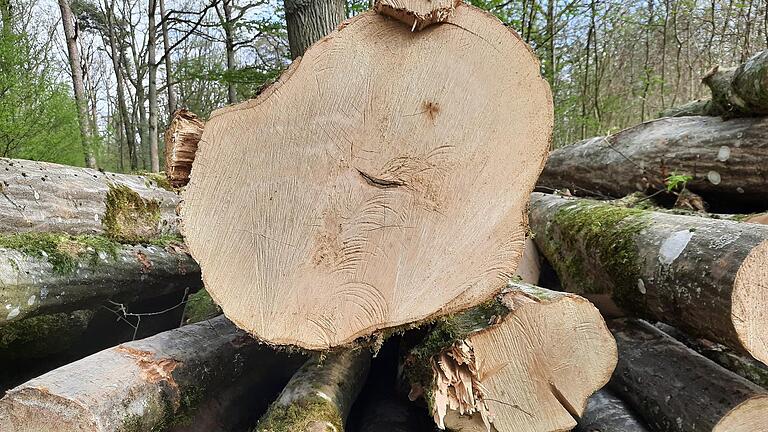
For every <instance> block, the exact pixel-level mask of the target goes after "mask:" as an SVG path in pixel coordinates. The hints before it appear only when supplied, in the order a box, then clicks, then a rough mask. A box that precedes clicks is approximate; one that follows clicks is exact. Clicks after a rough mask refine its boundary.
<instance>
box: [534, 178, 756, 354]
mask: <svg viewBox="0 0 768 432" xmlns="http://www.w3.org/2000/svg"><path fill="white" fill-rule="evenodd" d="M530 224H531V230H532V231H533V233H534V234H535V236H534V240H535V241H536V244H537V245H538V246H539V250H540V251H541V253H542V254H544V256H546V257H547V259H548V260H549V262H550V263H552V265H553V266H554V268H555V270H556V271H557V274H558V276H559V277H560V280H561V282H562V286H563V288H564V289H565V290H567V291H570V292H575V293H578V294H581V295H584V296H586V297H587V298H590V299H602V300H606V299H611V300H613V303H615V305H618V306H619V307H620V308H621V309H623V310H624V312H626V313H628V314H633V315H637V316H640V317H651V318H655V319H658V320H661V321H665V322H669V323H670V324H673V325H675V326H677V327H679V328H681V329H682V330H685V331H686V332H688V333H691V334H694V335H697V336H700V337H705V338H707V339H710V340H714V341H717V342H721V343H723V344H725V345H728V346H730V347H732V348H734V349H736V350H738V351H740V352H749V353H750V354H751V355H752V356H754V357H755V358H756V359H758V360H761V361H763V362H766V361H768V336H766V335H768V331H767V330H768V316H766V314H765V312H764V311H765V307H766V305H767V304H768V285H766V284H768V226H765V225H760V224H752V223H740V222H734V221H727V220H719V219H711V218H699V217H694V216H682V215H672V214H668V213H662V212H651V211H643V210H637V209H627V208H623V207H620V206H613V205H611V204H605V203H601V202H597V201H590V200H582V199H573V198H571V199H568V198H564V197H560V196H556V195H544V194H539V193H534V194H533V195H532V198H531V205H530Z"/></svg>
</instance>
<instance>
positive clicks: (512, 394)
mask: <svg viewBox="0 0 768 432" xmlns="http://www.w3.org/2000/svg"><path fill="white" fill-rule="evenodd" d="M446 329H450V330H449V331H448V332H447V333H446V332H445V330H446ZM444 334H454V335H459V337H458V338H457V339H456V340H445V339H442V336H441V335H444ZM432 353H435V354H433V355H432V356H431V358H430V357H429V356H430V354H432ZM425 358H426V363H427V364H426V365H424V363H425ZM616 359H617V354H616V344H615V342H614V340H613V338H612V337H611V335H610V332H609V331H608V329H607V327H606V325H605V322H604V321H603V318H602V317H601V316H600V313H599V312H598V310H597V309H596V308H595V307H594V306H592V305H591V304H590V303H589V302H588V301H586V300H585V299H583V298H581V297H579V296H575V295H571V294H566V293H560V292H555V291H550V290H546V289H544V288H539V287H536V286H532V285H527V284H522V283H516V282H510V284H509V286H508V287H507V288H506V289H505V291H504V292H503V293H502V294H501V295H500V296H499V297H498V298H497V301H496V303H495V304H493V305H484V306H482V307H478V308H473V309H469V310H467V311H465V312H461V313H459V314H456V315H454V316H452V317H450V318H447V319H446V320H445V321H439V322H438V323H437V326H436V327H435V329H434V330H433V331H432V333H430V334H428V335H427V337H426V338H425V339H424V341H423V342H421V343H419V344H417V345H416V346H415V347H414V348H413V349H411V350H410V351H409V353H408V354H407V355H406V360H405V361H404V366H403V369H404V370H405V374H406V375H407V376H408V379H409V380H410V383H411V389H412V391H411V397H412V399H413V398H415V397H416V396H418V395H420V394H421V395H425V397H429V396H430V395H431V397H432V400H431V401H430V404H429V405H430V406H431V407H433V409H434V411H433V412H432V415H433V416H434V418H435V422H436V423H437V424H438V425H439V426H444V427H446V428H448V429H449V430H454V431H473V432H475V431H476V432H481V431H487V430H488V428H489V426H492V427H493V428H494V430H498V431H501V432H530V431H541V432H545V431H549V432H554V431H566V430H570V429H571V428H573V427H574V426H575V425H576V420H575V418H577V417H578V416H580V415H581V413H583V412H584V409H585V407H586V403H587V399H588V398H589V397H590V396H591V395H592V393H594V392H595V391H597V390H598V389H599V388H601V387H602V386H603V385H605V383H607V382H608V379H609V378H610V376H611V373H612V372H613V368H614V366H615V365H616ZM420 368H421V370H420ZM423 368H430V369H429V370H428V371H426V372H427V373H424V371H423ZM425 377H426V378H425ZM430 386H433V388H432V391H431V392H430V391H424V390H423V389H424V388H428V387H430ZM462 413H463V414H462Z"/></svg>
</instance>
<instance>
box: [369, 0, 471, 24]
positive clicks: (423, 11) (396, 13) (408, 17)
mask: <svg viewBox="0 0 768 432" xmlns="http://www.w3.org/2000/svg"><path fill="white" fill-rule="evenodd" d="M461 3H462V0H376V3H375V4H374V10H376V12H378V13H380V14H384V15H387V16H390V17H392V18H395V19H396V20H399V21H402V22H403V23H405V24H406V25H408V26H409V27H410V28H411V31H415V30H421V29H423V28H424V27H427V26H429V25H432V24H436V23H441V22H444V21H447V20H448V18H449V17H450V16H451V14H452V13H453V11H454V10H455V9H456V6H458V5H459V4H461Z"/></svg>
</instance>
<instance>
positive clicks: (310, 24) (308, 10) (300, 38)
mask: <svg viewBox="0 0 768 432" xmlns="http://www.w3.org/2000/svg"><path fill="white" fill-rule="evenodd" d="M283 4H284V5H285V21H286V24H287V28H288V45H289V48H290V51H291V58H292V59H296V58H298V57H301V56H303V55H304V52H305V51H306V50H307V48H309V46H310V45H312V44H313V43H315V42H317V41H318V40H320V38H322V37H323V36H325V35H327V34H328V33H330V32H331V31H332V30H333V29H335V28H336V26H338V25H339V24H340V23H341V22H342V21H343V20H344V2H343V1H341V0H283Z"/></svg>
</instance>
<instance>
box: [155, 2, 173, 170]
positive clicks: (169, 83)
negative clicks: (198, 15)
mask: <svg viewBox="0 0 768 432" xmlns="http://www.w3.org/2000/svg"><path fill="white" fill-rule="evenodd" d="M158 4H159V5H160V17H161V21H160V25H161V28H162V31H163V52H164V53H165V54H164V55H163V58H164V59H165V87H166V89H167V90H168V115H171V116H172V115H173V113H175V112H176V92H174V91H173V63H172V60H171V47H170V45H171V42H170V39H169V37H168V22H167V20H166V18H167V17H166V16H165V0H158ZM166 151H167V150H166ZM166 169H167V168H166Z"/></svg>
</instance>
